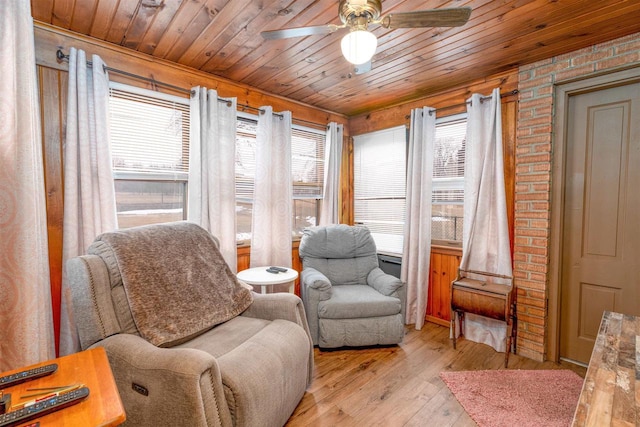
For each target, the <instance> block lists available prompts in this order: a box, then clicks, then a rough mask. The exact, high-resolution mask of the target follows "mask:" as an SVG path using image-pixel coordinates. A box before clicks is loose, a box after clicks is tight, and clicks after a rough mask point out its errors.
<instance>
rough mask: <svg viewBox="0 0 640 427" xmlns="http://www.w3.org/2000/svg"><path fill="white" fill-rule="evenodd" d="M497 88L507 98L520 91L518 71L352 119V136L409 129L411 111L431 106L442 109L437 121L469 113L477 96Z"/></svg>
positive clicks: (438, 112)
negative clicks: (469, 101)
mask: <svg viewBox="0 0 640 427" xmlns="http://www.w3.org/2000/svg"><path fill="white" fill-rule="evenodd" d="M496 87H499V88H500V93H501V94H503V95H504V94H510V93H512V92H513V91H514V90H517V89H518V69H517V68H514V69H512V70H509V71H507V72H504V73H500V74H495V75H493V76H490V77H487V78H485V79H482V80H479V81H476V82H473V83H471V84H468V85H464V86H460V87H456V88H452V89H450V90H447V91H444V92H440V93H435V94H430V95H428V96H425V97H423V98H419V99H417V100H414V101H411V102H405V103H402V104H398V105H395V106H393V107H389V108H384V109H382V110H375V111H371V112H368V113H365V114H360V115H357V116H352V117H350V118H349V131H350V135H352V136H353V135H361V134H363V133H368V132H373V131H377V130H382V129H388V128H391V127H394V126H401V125H409V118H410V115H411V110H412V109H414V108H421V107H425V106H429V107H433V108H436V109H441V110H440V111H437V112H436V115H437V117H441V116H448V115H452V114H458V113H462V112H465V111H466V110H467V108H466V105H465V102H466V100H467V99H468V98H469V97H470V96H471V95H472V94H473V93H481V94H484V95H490V94H491V91H492V90H493V89H494V88H496ZM515 99H516V98H515V97H512V96H507V97H503V101H502V102H503V103H504V102H507V101H515Z"/></svg>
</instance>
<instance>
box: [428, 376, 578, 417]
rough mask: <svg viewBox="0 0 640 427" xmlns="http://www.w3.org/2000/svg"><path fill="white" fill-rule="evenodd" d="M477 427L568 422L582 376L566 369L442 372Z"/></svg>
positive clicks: (576, 399) (571, 415)
mask: <svg viewBox="0 0 640 427" xmlns="http://www.w3.org/2000/svg"><path fill="white" fill-rule="evenodd" d="M440 377H441V378H442V380H443V381H444V382H445V384H446V385H447V386H448V387H449V389H450V390H451V392H452V393H453V395H454V396H455V397H456V399H458V401H459V402H460V404H461V405H462V406H463V407H464V409H465V410H466V411H467V413H468V414H469V416H470V417H471V418H472V419H473V420H474V421H475V422H476V423H477V424H478V426H479V427H502V426H505V427H506V426H508V427H513V426H517V427H528V426H535V427H542V426H544V427H555V426H558V427H560V426H562V427H566V426H569V425H571V421H572V420H573V414H574V412H575V409H576V406H577V405H578V397H579V396H580V391H581V390H582V383H583V379H582V378H580V376H579V375H578V374H576V373H575V372H573V371H569V370H546V371H544V370H543V371H526V370H500V371H463V372H442V373H440Z"/></svg>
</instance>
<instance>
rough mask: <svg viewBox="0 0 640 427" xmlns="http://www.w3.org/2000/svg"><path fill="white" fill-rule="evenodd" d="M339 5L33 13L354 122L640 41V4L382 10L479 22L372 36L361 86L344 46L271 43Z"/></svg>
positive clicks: (403, 0) (303, 2)
mask: <svg viewBox="0 0 640 427" xmlns="http://www.w3.org/2000/svg"><path fill="white" fill-rule="evenodd" d="M338 3H339V2H338V0H138V1H136V0H31V7H32V13H33V16H34V18H35V19H36V20H38V21H42V22H45V23H49V24H52V25H54V26H57V27H61V28H64V29H68V30H71V31H74V32H77V33H80V34H85V35H88V36H91V37H94V38H96V39H100V40H104V41H107V42H109V43H114V44H118V45H121V46H124V47H126V48H129V49H132V50H136V51H139V52H142V53H145V54H149V55H152V56H154V57H157V58H164V59H166V60H169V61H174V62H176V63H179V64H182V65H185V66H187V67H192V68H196V69H199V70H202V71H206V72H209V73H212V74H215V75H217V76H221V77H225V78H228V79H231V80H234V81H237V82H242V83H245V84H247V85H250V86H253V87H256V88H259V89H262V90H264V91H267V92H270V93H273V94H278V95H282V96H286V97H288V98H291V99H295V100H299V101H302V102H305V103H308V104H311V105H314V106H317V107H321V108H324V109H326V110H330V111H334V112H338V113H342V114H346V115H355V114H359V113H362V112H367V111H371V110H376V109H379V108H382V107H384V106H388V105H392V104H396V103H398V102H404V101H408V100H411V99H414V98H418V97H421V96H425V95H427V94H430V93H435V92H438V91H442V90H445V89H447V88H450V87H453V86H457V85H461V84H465V83H468V82H471V81H474V80H477V79H481V78H483V77H486V76H489V75H491V74H494V73H498V72H501V71H505V70H507V69H509V68H512V67H516V66H518V65H521V64H526V63H530V62H534V61H538V60H541V59H545V58H550V57H552V56H555V55H558V54H562V53H567V52H570V51H573V50H576V49H580V48H583V47H587V46H590V45H592V44H596V43H600V42H605V41H608V40H611V39H614V38H617V37H621V36H624V35H628V34H632V33H636V32H640V1H638V0H634V1H623V0H597V1H596V0H500V1H497V0H451V1H443V0H426V1H416V0H383V2H382V13H383V15H385V14H388V13H390V12H406V11H412V10H422V9H432V8H446V7H462V6H468V7H471V8H472V10H473V11H472V13H471V18H470V20H469V22H468V23H467V24H466V25H465V26H463V27H457V28H426V29H411V30H409V29H397V30H387V29H385V28H383V27H381V26H376V27H371V29H372V32H373V33H374V34H375V35H376V36H377V37H378V50H377V52H376V55H375V56H374V58H373V69H372V70H371V71H369V72H366V73H364V74H360V75H356V74H355V73H353V68H352V67H353V66H351V65H350V64H349V63H348V62H347V61H346V60H345V59H344V58H343V57H342V54H341V52H340V38H341V35H340V34H337V33H334V34H330V35H326V36H309V37H301V38H294V39H285V40H270V41H265V40H263V39H262V37H261V36H260V32H261V31H264V30H275V29H281V28H290V27H299V26H307V25H324V24H329V23H333V24H340V20H339V18H338ZM141 72H143V70H141ZM221 95H222V96H224V94H221Z"/></svg>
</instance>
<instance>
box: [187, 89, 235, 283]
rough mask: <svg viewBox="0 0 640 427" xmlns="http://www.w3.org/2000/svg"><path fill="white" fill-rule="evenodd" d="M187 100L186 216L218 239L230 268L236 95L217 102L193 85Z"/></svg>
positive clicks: (232, 256) (232, 258)
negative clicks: (187, 178) (188, 106)
mask: <svg viewBox="0 0 640 427" xmlns="http://www.w3.org/2000/svg"><path fill="white" fill-rule="evenodd" d="M192 94H193V95H192V96H191V101H190V110H191V129H190V142H189V196H188V197H189V200H188V209H187V218H188V220H189V221H192V222H194V223H196V224H198V225H200V226H201V227H203V228H204V229H206V230H207V231H209V232H210V233H211V234H213V235H214V236H216V237H217V238H218V239H219V241H220V251H221V253H222V255H223V256H224V259H225V261H227V264H229V267H230V268H231V271H233V272H236V271H237V269H238V268H237V264H238V261H237V258H238V257H237V254H236V188H235V185H236V180H235V159H236V119H237V117H236V116H237V111H236V104H237V101H236V98H232V99H229V100H225V102H221V101H219V100H218V93H217V92H216V91H215V90H212V89H206V88H204V87H199V86H198V87H195V88H193V89H192Z"/></svg>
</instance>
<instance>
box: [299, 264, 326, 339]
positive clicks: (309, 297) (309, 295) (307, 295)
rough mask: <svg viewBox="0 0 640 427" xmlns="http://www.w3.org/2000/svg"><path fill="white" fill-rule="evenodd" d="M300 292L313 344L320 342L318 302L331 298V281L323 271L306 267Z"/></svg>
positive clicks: (301, 279)
mask: <svg viewBox="0 0 640 427" xmlns="http://www.w3.org/2000/svg"><path fill="white" fill-rule="evenodd" d="M300 293H301V294H302V301H303V302H304V309H305V311H306V313H307V319H308V321H309V331H310V332H311V339H312V341H313V344H314V345H316V344H318V329H319V321H318V303H319V302H320V301H326V300H328V299H330V298H331V293H332V286H331V282H330V281H329V279H328V278H327V276H325V275H324V274H322V273H321V272H319V271H318V270H316V269H315V268H312V267H306V268H305V269H303V270H302V273H301V274H300Z"/></svg>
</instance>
